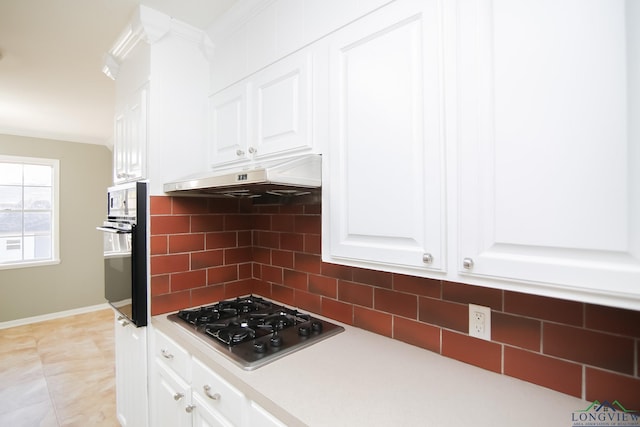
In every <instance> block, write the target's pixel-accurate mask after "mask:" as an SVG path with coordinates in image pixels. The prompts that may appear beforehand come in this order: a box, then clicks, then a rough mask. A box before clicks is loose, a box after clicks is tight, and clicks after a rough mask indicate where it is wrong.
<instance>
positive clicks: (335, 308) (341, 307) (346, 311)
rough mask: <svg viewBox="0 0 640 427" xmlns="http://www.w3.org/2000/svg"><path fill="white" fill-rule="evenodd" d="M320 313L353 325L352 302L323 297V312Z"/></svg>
mask: <svg viewBox="0 0 640 427" xmlns="http://www.w3.org/2000/svg"><path fill="white" fill-rule="evenodd" d="M320 314H322V315H323V316H326V317H329V318H330V319H335V320H337V321H338V322H342V323H346V324H347V325H353V306H352V305H351V304H346V303H344V302H340V301H336V300H332V299H329V298H322V312H321V313H320Z"/></svg>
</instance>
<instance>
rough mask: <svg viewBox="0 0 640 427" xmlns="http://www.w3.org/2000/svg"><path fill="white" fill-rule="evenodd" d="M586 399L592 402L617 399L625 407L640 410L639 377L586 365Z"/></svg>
mask: <svg viewBox="0 0 640 427" xmlns="http://www.w3.org/2000/svg"><path fill="white" fill-rule="evenodd" d="M585 374H586V375H585V377H586V379H585V385H586V396H585V397H586V400H587V401H589V402H593V401H594V400H599V401H600V402H604V401H605V400H608V401H609V402H613V401H614V400H617V401H618V402H620V403H621V404H622V405H623V406H624V407H625V408H626V409H628V410H635V411H640V378H633V377H628V376H624V375H618V374H615V373H612V372H605V371H601V370H599V369H595V368H590V367H587V368H586V371H585Z"/></svg>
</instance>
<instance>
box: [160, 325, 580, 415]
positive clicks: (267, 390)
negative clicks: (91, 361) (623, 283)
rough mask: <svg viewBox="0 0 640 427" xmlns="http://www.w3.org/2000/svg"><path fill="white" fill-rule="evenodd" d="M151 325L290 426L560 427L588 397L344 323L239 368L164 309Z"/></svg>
mask: <svg viewBox="0 0 640 427" xmlns="http://www.w3.org/2000/svg"><path fill="white" fill-rule="evenodd" d="M335 323H337V322H335ZM152 326H153V327H154V328H156V329H158V330H160V331H162V332H163V333H164V334H166V335H167V336H169V337H170V338H172V339H173V340H174V341H176V342H177V343H178V344H180V345H182V346H184V347H185V348H186V350H187V351H189V352H190V353H191V354H192V355H193V356H194V357H196V358H198V359H200V360H201V361H203V362H205V363H207V364H208V365H209V366H210V367H211V368H212V369H213V370H214V371H216V372H217V373H219V374H220V375H221V376H223V377H224V378H225V379H226V380H227V381H229V382H230V383H231V384H233V385H234V386H236V387H237V388H239V389H240V390H241V391H243V392H244V393H245V394H246V395H247V397H248V398H250V399H252V400H254V401H256V402H257V403H259V404H260V405H261V406H263V407H264V408H265V409H267V410H268V411H270V412H272V413H273V414H274V415H276V416H278V417H279V418H280V419H281V420H282V421H283V422H285V423H286V424H287V425H290V426H294V425H308V426H313V427H315V426H331V427H338V426H349V427H356V426H366V427H373V426H385V427H389V426H438V427H446V426H474V427H479V426H491V427H495V426H516V425H517V426H519V427H522V426H532V427H533V426H535V427H538V426H547V427H550V426H562V427H567V426H571V416H572V413H573V412H574V411H577V410H581V409H584V408H585V407H586V406H587V404H586V403H585V402H584V401H582V400H581V399H578V398H575V397H571V396H568V395H565V394H562V393H559V392H556V391H553V390H550V389H547V388H544V387H540V386H537V385H534V384H530V383H527V382H524V381H520V380H517V379H515V378H511V377H507V376H504V375H499V374H496V373H493V372H489V371H486V370H483V369H480V368H477V367H474V366H471V365H467V364H465V363H462V362H458V361H456V360H453V359H449V358H446V357H443V356H440V355H438V354H436V353H433V352H430V351H427V350H424V349H421V348H419V347H415V346H412V345H409V344H405V343H403V342H400V341H397V340H393V339H390V338H386V337H383V336H381V335H377V334H374V333H371V332H367V331H365V330H362V329H358V328H354V327H351V326H348V325H342V326H344V327H345V332H342V333H340V334H338V335H335V336H332V337H330V338H328V339H326V340H324V341H321V342H319V343H316V344H314V345H312V346H310V347H307V348H304V349H302V350H300V351H297V352H295V353H293V354H290V355H287V356H285V357H283V358H282V359H279V360H276V361H274V362H272V363H270V364H268V365H265V366H263V367H260V368H258V369H256V370H254V371H244V370H242V369H241V368H240V367H238V366H237V365H235V364H234V363H233V362H231V361H229V360H228V359H226V358H225V357H224V356H222V355H221V354H219V353H218V352H217V351H216V350H213V349H211V348H210V347H208V346H206V345H205V344H204V343H203V342H202V341H200V340H199V339H197V338H195V337H193V336H191V335H190V334H189V333H188V332H187V331H185V330H184V329H182V328H180V327H179V326H177V325H175V324H173V323H172V322H171V321H169V320H167V319H166V315H161V316H156V317H155V318H154V319H153V321H152Z"/></svg>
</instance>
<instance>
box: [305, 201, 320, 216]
mask: <svg viewBox="0 0 640 427" xmlns="http://www.w3.org/2000/svg"><path fill="white" fill-rule="evenodd" d="M304 213H305V215H321V214H322V203H308V204H306V205H304Z"/></svg>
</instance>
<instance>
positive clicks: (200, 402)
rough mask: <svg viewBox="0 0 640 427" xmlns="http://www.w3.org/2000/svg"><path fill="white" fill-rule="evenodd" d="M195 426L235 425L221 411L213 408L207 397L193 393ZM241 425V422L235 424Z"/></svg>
mask: <svg viewBox="0 0 640 427" xmlns="http://www.w3.org/2000/svg"><path fill="white" fill-rule="evenodd" d="M192 399H193V406H194V408H193V411H192V414H193V427H234V424H232V423H231V422H230V421H229V420H228V419H226V418H225V417H224V416H222V414H220V412H218V411H216V410H215V409H213V408H211V407H210V406H209V404H208V403H207V402H206V401H205V399H204V398H203V397H202V396H201V395H200V394H197V393H194V394H193V398H192ZM235 425H239V424H235Z"/></svg>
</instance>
